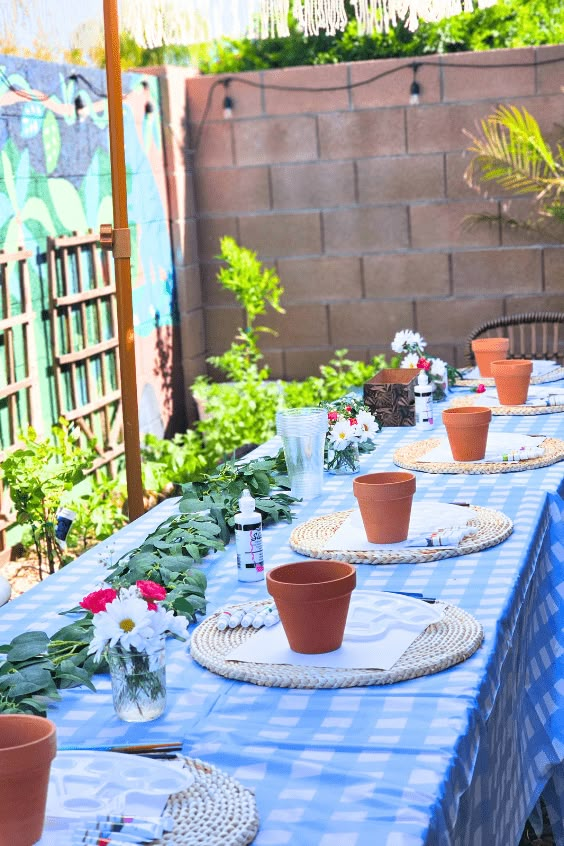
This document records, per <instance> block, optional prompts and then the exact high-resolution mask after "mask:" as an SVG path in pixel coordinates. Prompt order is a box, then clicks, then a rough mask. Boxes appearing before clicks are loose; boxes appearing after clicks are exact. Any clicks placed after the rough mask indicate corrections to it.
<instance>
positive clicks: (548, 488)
mask: <svg viewBox="0 0 564 846" xmlns="http://www.w3.org/2000/svg"><path fill="white" fill-rule="evenodd" d="M491 431H496V432H521V433H531V434H538V433H543V434H545V435H548V436H554V437H558V436H559V435H560V436H561V437H564V420H563V416H562V414H546V415H535V416H530V417H525V416H524V417H495V418H493V420H492V425H491ZM428 434H429V435H430V436H435V435H439V434H444V430H443V429H442V427H441V426H436V427H435V429H434V430H432V431H430V432H429V433H428ZM426 436H427V435H426V434H423V433H422V432H420V431H418V430H416V429H412V428H402V429H384V430H383V431H382V432H381V433H380V435H379V436H378V438H377V448H376V450H375V452H374V453H372V454H371V455H367V456H363V457H362V458H361V472H367V471H370V470H390V469H394V464H393V462H392V454H393V452H394V450H395V449H396V448H397V447H398V446H399V445H404V444H407V443H411V442H413V441H415V440H420V439H422V438H424V437H426ZM277 447H278V444H277V441H276V440H274V441H272V442H271V443H269V444H266V445H265V446H264V447H262V448H261V450H260V453H261V454H268V453H270V454H274V452H275V451H276V449H277ZM563 468H564V464H562V463H557V464H554V465H551V466H549V467H546V468H542V469H536V470H530V471H524V472H523V471H521V472H511V473H504V474H497V475H458V474H453V475H435V474H430V473H417V493H416V499H420V500H427V501H440V502H452V501H467V502H470V503H472V504H475V505H482V506H488V507H491V508H496V509H499V510H500V511H503V512H504V513H505V514H507V515H508V516H509V517H510V518H511V519H512V520H513V521H514V532H513V534H512V535H511V536H510V537H509V538H508V539H507V540H506V541H504V542H503V543H501V544H499V545H498V546H495V547H493V548H490V549H488V550H485V551H482V552H479V553H476V554H470V555H466V556H459V557H455V558H450V559H446V560H441V561H434V562H428V563H425V564H398V565H387V566H370V565H359V566H358V568H357V571H358V586H359V587H360V588H364V589H367V588H371V589H386V590H398V591H413V592H422V593H424V594H426V595H431V596H435V597H437V598H439V599H441V600H444V601H446V602H449V603H452V604H455V605H458V606H460V607H461V608H463V609H465V610H466V611H468V612H469V613H471V614H472V615H474V616H475V617H476V618H477V619H478V620H479V621H480V623H481V624H482V626H483V628H484V632H485V639H484V642H483V645H482V647H481V648H479V649H478V651H477V652H476V653H475V654H474V655H473V656H472V657H470V658H469V659H468V660H466V661H465V662H463V663H461V664H458V665H456V666H454V667H452V668H450V669H448V670H445V671H442V672H439V673H436V674H434V675H428V676H424V677H421V678H417V679H413V680H410V681H405V682H401V683H397V684H393V685H387V686H374V687H365V688H349V689H339V690H294V689H279V688H269V687H260V686H256V685H253V684H246V683H240V682H235V681H231V680H228V679H225V678H222V677H220V676H217V675H214V674H213V673H211V672H209V671H208V670H205V669H203V668H202V667H201V666H199V665H198V664H197V663H196V662H194V661H193V660H192V659H191V657H190V654H189V650H188V649H187V647H186V645H185V644H180V643H178V642H174V641H172V642H169V643H168V644H167V649H168V662H167V679H168V706H167V710H166V713H165V714H164V715H163V717H161V718H159V719H158V720H156V721H154V722H152V723H144V724H141V725H139V724H126V723H123V722H121V721H120V720H119V719H117V717H116V716H115V714H114V711H113V707H112V699H111V691H110V683H109V678H108V677H106V676H100V677H99V678H98V679H97V680H96V687H97V692H96V693H92V692H90V691H88V690H86V689H83V688H76V689H73V690H70V691H65V692H63V698H62V702H61V703H59V704H57V705H56V706H55V707H53V708H50V709H49V716H50V717H51V718H52V719H53V720H54V721H55V723H56V724H57V729H58V741H59V745H60V747H61V748H95V747H98V748H104V747H107V746H111V745H114V744H117V743H136V742H140V741H143V742H150V741H165V740H172V739H178V738H182V739H183V740H184V752H185V754H187V755H189V756H194V757H198V758H201V759H203V760H205V761H208V762H209V763H212V764H215V765H216V766H219V767H220V768H222V769H223V770H225V771H226V772H228V773H229V774H230V775H232V776H233V777H235V778H236V779H238V780H239V781H240V782H241V783H242V784H244V785H245V786H247V787H249V788H252V789H253V790H254V791H255V792H256V798H257V805H258V811H259V815H260V831H259V834H258V835H257V838H256V841H255V842H256V844H257V846H278V844H280V846H282V844H292V846H374V844H378V846H412V845H413V846H415V844H428V846H429V845H430V844H432V845H433V846H435V844H441V846H442V844H445V846H447V845H448V846H466V844H468V846H482V845H483V846H511V845H512V844H516V843H517V842H518V840H519V836H520V834H521V832H522V830H523V827H524V824H525V821H526V819H527V816H528V814H529V813H530V812H531V810H532V808H533V807H534V805H535V803H536V801H537V799H538V798H539V796H540V795H541V793H542V792H544V797H545V800H546V801H547V803H548V807H549V811H550V813H551V817H552V822H553V826H554V832H555V837H556V842H557V844H559V846H564V826H563V824H562V819H563V818H564V767H563V759H564V707H562V706H563V700H564V688H563V682H562V679H563V678H564V672H563V671H564V660H563V654H564V643H563V634H562V632H563V620H564V613H563V611H562V607H561V606H562V598H563V596H564V578H563V565H564V529H563V524H562V515H563V514H564V502H563V500H562V499H561V494H562V475H563ZM354 504H355V500H354V498H353V495H352V477H349V476H344V477H338V476H329V475H326V477H325V483H324V490H323V495H322V496H321V497H319V498H317V499H314V500H311V501H310V502H306V503H303V504H300V505H298V506H297V507H296V508H295V514H296V516H295V520H294V523H293V525H296V524H297V523H298V522H302V521H304V520H306V519H309V518H311V517H313V516H318V515H322V514H325V513H329V512H334V511H339V510H343V509H345V508H349V507H353V505H354ZM174 510H175V503H174V501H171V500H169V501H166V502H164V503H162V504H161V505H160V506H157V507H156V508H155V509H153V510H152V511H150V512H148V513H147V514H146V515H144V516H143V517H141V518H140V519H139V520H137V521H135V522H134V523H132V524H131V525H129V526H127V527H126V528H124V529H122V530H121V531H119V532H117V533H116V534H115V535H114V536H113V537H112V538H110V539H108V540H107V541H105V542H103V543H102V544H100V545H99V546H97V547H96V548H94V549H91V550H90V551H88V552H87V553H86V554H84V555H83V556H81V557H80V558H79V559H77V560H76V561H74V562H73V563H72V564H70V565H68V566H67V567H65V568H64V569H63V570H61V571H59V572H58V573H56V574H55V575H53V576H50V577H49V578H48V579H46V580H45V581H44V582H43V583H42V584H41V585H38V586H37V587H35V588H33V589H32V590H30V591H28V592H27V593H26V594H24V595H23V596H21V597H19V598H18V599H16V600H14V601H12V602H10V603H9V604H8V605H6V606H4V608H2V609H0V642H7V641H9V640H10V639H11V638H12V637H14V636H15V635H16V634H19V633H21V632H22V631H25V630H28V629H37V628H40V629H44V630H46V631H47V632H49V633H52V632H54V631H55V630H56V629H57V628H59V627H60V626H61V625H63V624H64V622H65V619H66V618H63V617H60V616H58V611H59V610H61V609H65V608H69V607H71V606H73V605H75V604H76V603H77V601H78V600H79V599H81V597H82V596H84V595H85V594H86V593H87V592H89V591H90V590H92V589H93V588H94V587H95V586H96V584H97V583H99V581H100V580H101V578H103V565H102V563H101V557H102V556H104V555H107V554H108V553H109V550H112V553H111V554H112V555H113V556H114V558H115V557H117V556H119V555H121V554H123V553H124V552H125V551H126V550H128V549H131V548H134V547H135V546H136V545H138V544H139V542H140V541H141V540H142V539H143V538H144V537H145V536H146V535H147V534H148V533H149V532H150V531H151V530H152V529H153V528H155V527H156V526H157V525H158V524H160V523H161V522H162V521H163V520H164V519H165V518H166V517H167V516H168V515H169V514H171V513H173V512H174ZM291 528H292V527H291V526H288V525H287V524H279V525H276V526H271V527H267V528H265V530H264V549H265V562H266V566H267V568H269V567H272V566H274V565H278V564H281V563H284V562H289V561H295V560H299V559H300V558H301V556H299V555H297V554H296V553H294V552H292V551H291V549H290V547H289V546H288V537H289V534H290V531H291ZM203 569H204V570H205V572H206V574H207V577H208V580H209V585H208V590H207V598H208V611H209V612H213V611H215V610H216V609H217V608H219V607H221V606H223V605H225V604H230V603H236V602H243V601H246V600H249V599H254V598H262V597H266V596H267V593H266V588H265V585H264V583H263V582H261V583H258V584H257V583H255V584H248V583H247V584H245V583H241V582H238V581H237V569H236V555H235V547H234V543H233V542H232V543H231V544H230V545H229V547H228V548H227V549H226V550H225V551H224V552H222V553H216V554H213V555H209V556H208V557H207V558H206V560H205V562H204V564H203Z"/></svg>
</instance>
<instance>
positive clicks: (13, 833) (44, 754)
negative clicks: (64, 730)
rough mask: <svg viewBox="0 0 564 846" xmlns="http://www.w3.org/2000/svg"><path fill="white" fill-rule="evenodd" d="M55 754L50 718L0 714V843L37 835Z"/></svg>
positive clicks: (17, 845) (18, 845) (23, 845)
mask: <svg viewBox="0 0 564 846" xmlns="http://www.w3.org/2000/svg"><path fill="white" fill-rule="evenodd" d="M56 754H57V737H56V733H55V724H54V723H53V722H51V720H47V719H46V718H45V717H35V716H31V715H29V714H3V715H0V809H1V811H0V846H32V844H33V843H36V842H37V841H38V840H39V839H40V837H41V833H42V831H43V823H44V821H45V807H46V805H47V788H48V786H49V773H50V770H51V761H52V760H53V758H54V757H55V755H56Z"/></svg>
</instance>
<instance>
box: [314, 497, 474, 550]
mask: <svg viewBox="0 0 564 846" xmlns="http://www.w3.org/2000/svg"><path fill="white" fill-rule="evenodd" d="M471 516H472V513H471V512H470V513H469V512H468V508H465V507H464V506H460V505H450V504H449V503H446V502H417V501H414V503H413V505H412V508H411V518H410V521H409V532H408V535H407V540H406V541H401V542H400V543H370V541H368V540H367V539H366V533H365V531H364V526H363V524H362V517H361V516H360V511H359V510H358V509H355V510H354V511H353V512H352V514H351V515H350V516H349V517H347V519H346V520H345V521H344V523H343V525H342V526H340V527H339V529H337V531H336V532H335V534H334V535H333V536H332V537H331V538H330V539H329V540H328V541H326V543H324V544H323V546H322V547H321V549H334V550H341V549H342V550H345V549H354V550H355V551H357V552H361V551H363V552H364V551H366V550H383V549H405V548H406V547H409V539H410V538H415V537H420V536H421V535H426V534H430V533H431V532H435V531H436V530H437V529H444V528H446V527H447V526H466V525H467V523H468V520H469V519H470V518H471Z"/></svg>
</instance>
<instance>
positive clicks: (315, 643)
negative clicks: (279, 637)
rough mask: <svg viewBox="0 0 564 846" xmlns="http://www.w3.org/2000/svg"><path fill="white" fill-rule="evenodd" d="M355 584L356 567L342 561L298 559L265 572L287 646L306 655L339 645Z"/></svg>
mask: <svg viewBox="0 0 564 846" xmlns="http://www.w3.org/2000/svg"><path fill="white" fill-rule="evenodd" d="M355 587H356V569H355V567H354V566H353V565H352V564H346V563H345V562H344V561H316V560H314V561H299V562H297V563H295V564H281V565H280V566H279V567H274V568H273V569H272V570H270V572H268V573H267V574H266V588H267V590H268V592H269V593H270V594H271V596H272V597H273V598H274V601H275V603H276V608H277V609H278V613H279V614H280V622H281V623H282V626H283V627H284V631H285V632H286V637H287V638H288V643H289V644H290V648H291V649H293V650H294V652H302V653H305V654H309V655H313V654H319V653H322V652H333V651H334V650H335V649H338V648H339V647H340V645H341V644H342V642H343V635H344V633H345V624H346V622H347V614H348V611H349V603H350V598H351V593H352V592H353V590H354V588H355Z"/></svg>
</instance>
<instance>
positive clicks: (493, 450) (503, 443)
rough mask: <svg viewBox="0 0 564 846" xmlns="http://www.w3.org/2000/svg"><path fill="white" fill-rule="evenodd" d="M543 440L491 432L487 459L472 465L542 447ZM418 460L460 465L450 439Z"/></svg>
mask: <svg viewBox="0 0 564 846" xmlns="http://www.w3.org/2000/svg"><path fill="white" fill-rule="evenodd" d="M543 440H544V438H543V437H538V438H534V437H532V436H530V435H519V434H518V433H513V432H504V433H502V432H489V433H488V441H487V444H486V455H485V457H484V458H482V459H481V461H473V462H471V463H472V464H482V463H484V462H487V461H499V460H500V459H499V456H500V455H501V454H502V453H504V452H513V451H514V450H519V449H521V448H524V449H532V448H534V447H542V442H543ZM417 460H418V461H421V462H427V461H433V462H434V461H437V462H440V463H448V464H458V463H459V462H456V461H455V460H454V458H453V457H452V452H451V450H450V445H449V442H448V438H441V442H440V444H439V445H438V446H436V447H434V448H433V449H431V450H429V452H426V453H425V454H424V455H421V456H420V457H419V458H418V459H417Z"/></svg>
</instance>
